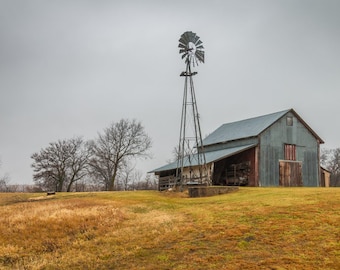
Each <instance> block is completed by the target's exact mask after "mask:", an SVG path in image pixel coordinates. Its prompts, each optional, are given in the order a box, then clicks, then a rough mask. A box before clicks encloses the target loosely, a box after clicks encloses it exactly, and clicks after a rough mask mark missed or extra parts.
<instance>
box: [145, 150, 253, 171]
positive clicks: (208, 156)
mask: <svg viewBox="0 0 340 270" xmlns="http://www.w3.org/2000/svg"><path fill="white" fill-rule="evenodd" d="M254 146H255V144H248V145H243V146H238V147H233V148H228V149H222V150H217V151H210V152H206V153H205V160H206V163H210V162H216V161H218V160H221V159H223V158H226V157H229V156H232V155H235V154H237V153H240V152H242V151H245V150H247V149H250V148H252V147H254ZM201 160H202V157H201ZM197 165H198V154H196V155H191V156H186V157H185V158H184V167H189V166H197ZM176 168H177V161H175V162H172V163H170V164H167V165H165V166H162V167H160V168H158V169H155V170H153V171H151V172H150V173H154V172H163V171H169V170H174V169H176Z"/></svg>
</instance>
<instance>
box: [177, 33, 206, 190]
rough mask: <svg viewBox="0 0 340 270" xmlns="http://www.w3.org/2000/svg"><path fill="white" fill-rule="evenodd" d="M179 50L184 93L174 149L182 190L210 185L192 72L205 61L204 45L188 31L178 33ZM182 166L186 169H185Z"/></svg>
mask: <svg viewBox="0 0 340 270" xmlns="http://www.w3.org/2000/svg"><path fill="white" fill-rule="evenodd" d="M178 47H179V48H180V50H179V53H180V54H181V55H182V59H185V64H186V70H185V71H183V72H182V73H181V74H180V76H182V77H184V79H185V82H184V94H183V103H182V115H181V127H180V136H179V143H178V149H177V151H178V152H177V155H178V158H177V169H176V179H177V181H178V182H177V183H179V185H180V188H181V190H183V185H184V184H188V183H192V184H200V185H202V184H206V185H209V184H210V181H209V176H208V170H207V166H206V159H205V154H204V149H203V143H202V134H201V127H200V120H199V114H198V110H197V102H196V95H195V88H194V81H193V76H194V75H196V74H197V72H193V71H192V67H195V66H198V64H199V63H204V47H203V45H202V41H201V40H200V37H199V36H197V35H196V34H195V33H193V32H191V31H187V32H185V33H184V34H182V35H181V38H180V39H179V45H178ZM184 168H186V172H185V173H184Z"/></svg>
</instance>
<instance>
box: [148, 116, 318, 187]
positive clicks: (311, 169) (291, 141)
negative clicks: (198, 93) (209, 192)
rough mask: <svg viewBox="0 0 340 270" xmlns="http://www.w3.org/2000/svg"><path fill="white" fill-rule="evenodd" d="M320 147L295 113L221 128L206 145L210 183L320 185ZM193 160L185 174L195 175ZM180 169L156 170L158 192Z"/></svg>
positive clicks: (314, 135)
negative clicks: (192, 173) (192, 172)
mask: <svg viewBox="0 0 340 270" xmlns="http://www.w3.org/2000/svg"><path fill="white" fill-rule="evenodd" d="M322 143H324V142H323V140H322V139H321V138H320V137H319V136H318V135H317V134H316V133H315V132H314V130H313V129H312V128H311V127H310V126H309V125H308V124H307V123H306V122H305V121H304V120H303V119H302V118H301V117H300V116H299V115H298V114H297V113H296V112H295V111H294V110H293V109H289V110H284V111H280V112H276V113H271V114H267V115H263V116H259V117H254V118H250V119H245V120H241V121H237V122H232V123H226V124H223V125H222V126H220V127H219V128H217V129H216V130H215V131H214V132H212V133H211V134H210V135H209V136H207V137H206V138H205V139H204V140H203V145H204V152H205V157H206V162H207V165H208V168H209V170H210V177H211V179H212V184H213V185H246V186H313V187H317V186H321V170H320V158H319V156H320V144H322ZM188 159H189V157H188ZM190 160H191V162H190V164H189V163H186V166H185V168H184V170H186V172H185V171H184V174H187V175H188V174H189V173H188V172H190V171H192V170H195V157H191V158H190ZM176 167H177V162H174V163H171V164H167V165H165V166H162V167H160V168H158V169H155V170H153V171H152V172H154V173H155V174H156V175H158V176H159V184H160V185H159V189H160V190H163V189H166V188H169V187H171V186H172V185H173V179H174V177H175V173H176Z"/></svg>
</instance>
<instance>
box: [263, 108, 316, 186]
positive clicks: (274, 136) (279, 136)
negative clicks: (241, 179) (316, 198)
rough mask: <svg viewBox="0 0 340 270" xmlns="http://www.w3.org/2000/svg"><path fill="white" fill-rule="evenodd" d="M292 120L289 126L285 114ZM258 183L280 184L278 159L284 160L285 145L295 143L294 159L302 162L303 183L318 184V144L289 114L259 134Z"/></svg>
mask: <svg viewBox="0 0 340 270" xmlns="http://www.w3.org/2000/svg"><path fill="white" fill-rule="evenodd" d="M287 116H290V117H292V119H293V125H292V126H288V125H287V120H286V117H287ZM259 141H260V143H259V156H258V159H259V185H260V186H279V176H280V172H279V170H280V166H279V160H284V159H285V156H284V145H285V144H294V145H296V161H300V162H302V181H303V186H319V175H320V174H319V162H318V155H319V153H318V151H319V143H318V141H317V139H316V138H315V137H314V136H313V134H312V133H311V132H310V131H309V130H308V129H307V128H306V127H305V126H304V125H303V124H302V123H301V122H300V121H299V119H298V118H296V117H295V115H294V114H293V113H290V112H289V113H288V114H286V115H285V116H284V117H282V118H281V119H279V120H278V121H277V122H275V123H274V124H273V125H272V126H270V127H269V128H268V129H266V130H265V131H264V132H262V133H261V134H260V138H259Z"/></svg>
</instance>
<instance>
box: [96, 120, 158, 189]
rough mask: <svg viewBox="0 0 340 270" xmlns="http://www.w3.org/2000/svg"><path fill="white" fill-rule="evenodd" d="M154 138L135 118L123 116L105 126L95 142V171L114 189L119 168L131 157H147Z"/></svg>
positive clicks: (105, 183)
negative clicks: (128, 118)
mask: <svg viewBox="0 0 340 270" xmlns="http://www.w3.org/2000/svg"><path fill="white" fill-rule="evenodd" d="M150 148H151V139H150V137H149V136H148V135H147V134H146V133H145V131H144V127H143V126H142V125H141V123H140V122H136V120H132V121H129V120H127V119H122V120H120V121H119V122H117V123H112V124H111V125H110V126H109V127H108V128H106V129H104V132H103V133H102V134H100V133H99V134H98V138H97V139H96V140H95V141H94V142H93V143H92V155H93V156H92V158H91V162H90V165H91V169H92V173H93V174H94V175H95V176H96V177H97V178H99V180H100V181H102V182H103V184H104V185H105V188H106V190H113V189H114V184H115V180H116V178H117V175H118V172H119V171H120V170H121V169H122V168H123V166H124V164H126V162H128V161H129V160H130V159H132V158H140V157H145V158H147V157H148V156H149V155H148V150H149V149H150Z"/></svg>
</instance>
